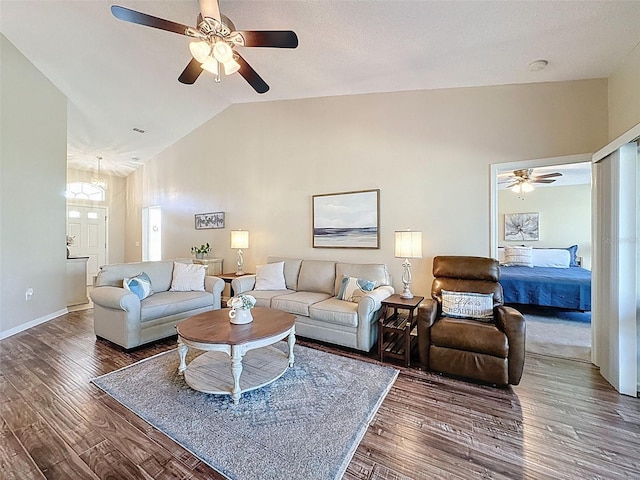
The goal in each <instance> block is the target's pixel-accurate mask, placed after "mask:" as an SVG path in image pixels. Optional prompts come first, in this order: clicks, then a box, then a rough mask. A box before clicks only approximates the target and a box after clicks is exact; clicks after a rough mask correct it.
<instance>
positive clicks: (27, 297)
mask: <svg viewBox="0 0 640 480" xmlns="http://www.w3.org/2000/svg"><path fill="white" fill-rule="evenodd" d="M32 296H33V288H31V287H29V288H27V291H26V292H24V299H25V300H26V301H27V302H28V301H29V300H31V297H32Z"/></svg>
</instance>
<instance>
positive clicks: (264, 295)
mask: <svg viewBox="0 0 640 480" xmlns="http://www.w3.org/2000/svg"><path fill="white" fill-rule="evenodd" d="M276 262H284V277H285V283H286V290H255V289H254V287H255V281H256V276H255V275H246V276H242V277H238V278H235V279H233V280H232V281H231V287H232V289H233V291H234V293H235V294H236V295H237V294H240V293H247V294H250V295H253V296H254V297H255V298H256V305H257V306H261V307H271V308H277V309H279V310H284V311H286V312H289V313H293V314H294V315H295V316H296V334H297V335H301V336H303V337H307V338H312V339H315V340H320V341H323V342H329V343H333V344H336V345H342V346H345V347H351V348H355V349H358V350H362V351H365V352H368V351H369V350H371V347H372V346H373V345H374V344H375V343H376V341H377V340H378V323H377V320H378V318H379V317H380V313H381V303H380V302H382V300H384V299H385V298H387V297H389V296H390V295H392V294H393V293H394V290H393V287H391V278H390V276H389V273H388V271H387V267H386V265H383V264H361V263H340V262H334V261H325V260H302V259H295V258H282V257H268V258H267V263H276ZM343 275H346V276H350V277H356V278H362V279H367V280H372V281H375V288H374V289H373V290H372V291H371V292H368V293H367V294H366V295H365V296H364V297H363V298H362V299H361V300H360V302H359V303H352V302H348V301H345V300H338V299H337V298H336V297H337V295H338V292H339V290H340V284H341V282H342V278H343Z"/></svg>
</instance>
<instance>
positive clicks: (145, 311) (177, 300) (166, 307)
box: [140, 292, 213, 323]
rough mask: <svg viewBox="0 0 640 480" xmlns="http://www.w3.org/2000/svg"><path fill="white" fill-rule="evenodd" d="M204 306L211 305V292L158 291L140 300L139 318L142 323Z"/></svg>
mask: <svg viewBox="0 0 640 480" xmlns="http://www.w3.org/2000/svg"><path fill="white" fill-rule="evenodd" d="M204 307H213V294H211V293H209V292H159V293H155V294H153V295H151V296H150V297H147V298H145V299H144V300H142V301H141V302H140V320H141V321H142V322H143V323H144V322H147V321H149V320H155V319H156V318H160V317H168V316H169V315H174V314H176V313H183V312H188V311H189V310H195V309H198V308H204Z"/></svg>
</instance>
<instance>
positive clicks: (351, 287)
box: [338, 275, 376, 303]
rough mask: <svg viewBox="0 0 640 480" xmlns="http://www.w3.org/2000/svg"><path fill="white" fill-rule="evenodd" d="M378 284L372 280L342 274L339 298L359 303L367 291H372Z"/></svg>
mask: <svg viewBox="0 0 640 480" xmlns="http://www.w3.org/2000/svg"><path fill="white" fill-rule="evenodd" d="M375 286H376V282H372V281H371V280H363V279H362V278H355V277H348V276H347V275H343V276H342V282H341V283H340V290H338V300H346V301H347V302H353V303H359V302H360V300H361V299H362V297H363V296H364V295H366V294H367V292H370V291H372V290H373V289H374V288H375Z"/></svg>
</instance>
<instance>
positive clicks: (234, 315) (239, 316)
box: [229, 308, 253, 325]
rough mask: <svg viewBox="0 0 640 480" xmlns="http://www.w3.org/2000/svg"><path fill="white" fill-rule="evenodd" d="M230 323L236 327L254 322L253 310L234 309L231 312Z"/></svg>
mask: <svg viewBox="0 0 640 480" xmlns="http://www.w3.org/2000/svg"><path fill="white" fill-rule="evenodd" d="M229 321H230V322H231V323H233V324H234V325H244V324H246V323H251V322H253V316H252V315H251V309H249V308H232V309H231V310H229Z"/></svg>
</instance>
